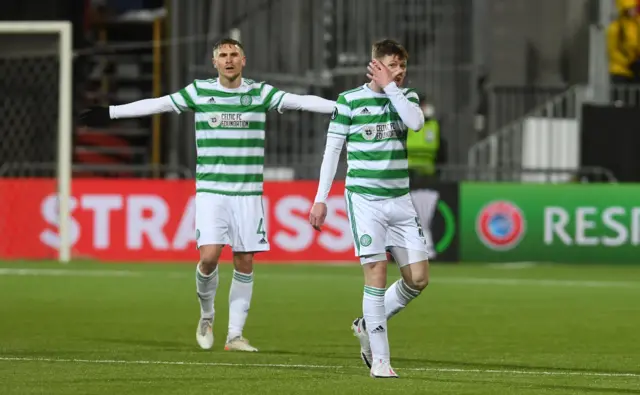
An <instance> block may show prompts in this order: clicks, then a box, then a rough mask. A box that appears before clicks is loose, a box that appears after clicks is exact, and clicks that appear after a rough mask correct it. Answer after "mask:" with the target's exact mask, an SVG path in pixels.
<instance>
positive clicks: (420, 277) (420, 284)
mask: <svg viewBox="0 0 640 395" xmlns="http://www.w3.org/2000/svg"><path fill="white" fill-rule="evenodd" d="M427 285H429V273H412V274H411V284H409V286H410V287H411V288H413V289H415V290H416V291H422V290H423V289H425V288H426V287H427Z"/></svg>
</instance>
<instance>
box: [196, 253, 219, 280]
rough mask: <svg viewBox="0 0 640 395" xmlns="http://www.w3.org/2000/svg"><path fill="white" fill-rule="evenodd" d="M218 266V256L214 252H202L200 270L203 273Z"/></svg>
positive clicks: (209, 271) (208, 272) (211, 271)
mask: <svg viewBox="0 0 640 395" xmlns="http://www.w3.org/2000/svg"><path fill="white" fill-rule="evenodd" d="M216 266H218V257H217V256H216V254H202V255H201V256H200V271H201V272H202V274H204V275H209V274H211V273H213V271H214V270H216Z"/></svg>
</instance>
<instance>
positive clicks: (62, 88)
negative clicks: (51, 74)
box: [0, 21, 73, 262]
mask: <svg viewBox="0 0 640 395" xmlns="http://www.w3.org/2000/svg"><path fill="white" fill-rule="evenodd" d="M0 34H9V35H10V34H16V35H28V34H52V35H57V37H58V53H57V56H58V59H59V81H58V87H59V89H58V122H57V128H58V133H57V134H58V144H57V145H58V146H57V158H58V159H57V171H56V181H57V196H58V213H59V236H60V245H59V247H58V259H59V261H60V262H69V260H70V259H71V238H70V226H69V225H70V217H71V215H70V198H71V167H72V166H71V165H72V156H71V151H72V146H71V145H72V133H73V130H72V127H73V126H72V112H73V108H72V102H71V99H72V68H73V65H72V60H73V48H72V24H71V22H68V21H57V22H49V21H20V22H0Z"/></svg>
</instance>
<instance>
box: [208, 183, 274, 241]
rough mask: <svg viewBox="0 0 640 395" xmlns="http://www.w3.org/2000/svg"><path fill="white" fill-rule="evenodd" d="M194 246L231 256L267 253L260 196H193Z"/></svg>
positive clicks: (210, 194) (209, 194) (211, 194)
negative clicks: (226, 250)
mask: <svg viewBox="0 0 640 395" xmlns="http://www.w3.org/2000/svg"><path fill="white" fill-rule="evenodd" d="M196 243H197V245H198V247H200V246H203V245H211V244H218V245H229V246H231V249H232V250H233V251H234V252H254V251H255V252H258V251H269V241H268V239H267V232H266V228H265V218H264V208H263V205H262V196H225V195H217V194H213V193H202V192H198V193H196Z"/></svg>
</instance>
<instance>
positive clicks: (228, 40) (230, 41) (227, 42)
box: [213, 37, 244, 56]
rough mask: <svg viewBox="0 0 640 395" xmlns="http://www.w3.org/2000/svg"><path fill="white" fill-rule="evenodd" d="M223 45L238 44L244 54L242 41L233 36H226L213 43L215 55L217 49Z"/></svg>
mask: <svg viewBox="0 0 640 395" xmlns="http://www.w3.org/2000/svg"><path fill="white" fill-rule="evenodd" d="M223 45H233V46H236V47H238V48H240V50H241V51H242V54H243V55H244V47H243V46H242V44H241V43H240V41H238V40H234V39H233V38H230V37H225V38H223V39H221V40H219V41H218V42H216V43H215V44H214V45H213V55H214V56H215V53H216V51H218V50H219V49H220V48H221V47H222V46H223Z"/></svg>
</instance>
